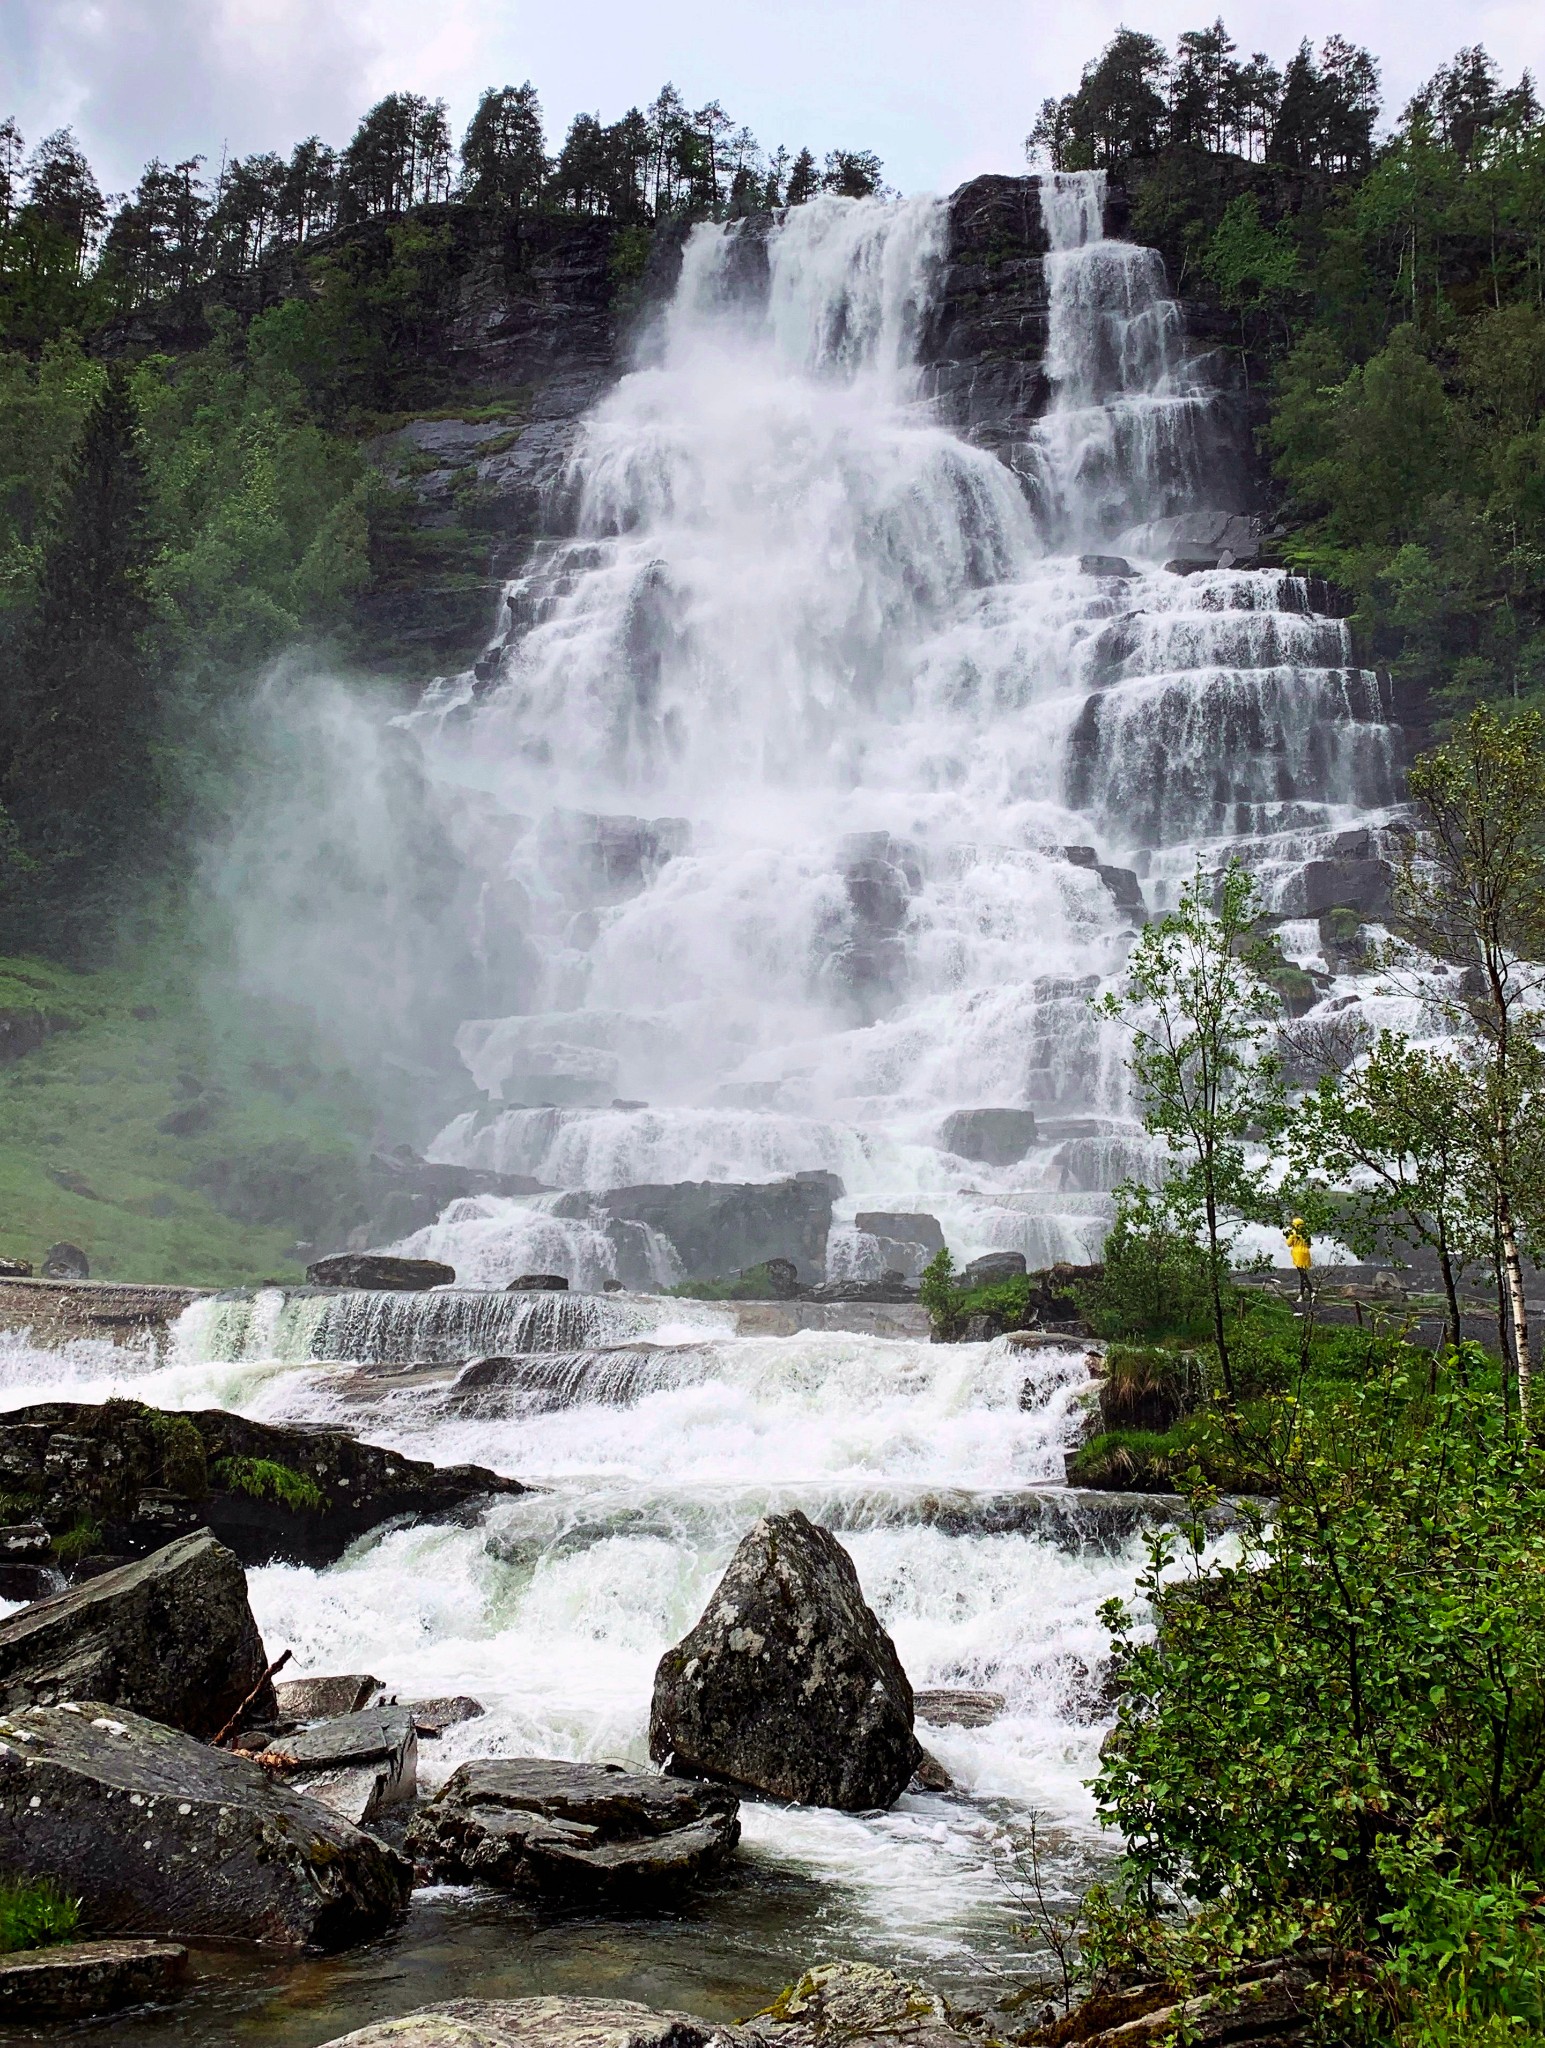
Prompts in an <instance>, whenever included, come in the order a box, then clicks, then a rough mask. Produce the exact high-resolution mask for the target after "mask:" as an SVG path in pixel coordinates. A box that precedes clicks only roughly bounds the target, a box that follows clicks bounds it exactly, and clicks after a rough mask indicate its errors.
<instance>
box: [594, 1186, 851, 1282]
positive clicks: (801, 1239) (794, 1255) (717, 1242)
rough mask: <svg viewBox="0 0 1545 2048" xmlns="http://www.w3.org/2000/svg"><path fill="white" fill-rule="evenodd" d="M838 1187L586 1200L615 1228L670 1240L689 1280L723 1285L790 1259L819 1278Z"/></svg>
mask: <svg viewBox="0 0 1545 2048" xmlns="http://www.w3.org/2000/svg"><path fill="white" fill-rule="evenodd" d="M841 1193H842V1183H841V1181H840V1180H838V1178H837V1177H836V1175H835V1174H831V1173H797V1174H795V1175H793V1176H792V1177H791V1178H790V1179H787V1180H775V1181H752V1182H738V1181H728V1182H726V1181H693V1180H689V1181H678V1182H675V1183H671V1184H667V1185H664V1186H660V1187H636V1188H612V1189H610V1190H608V1192H607V1193H605V1194H601V1195H595V1196H586V1197H584V1201H585V1204H586V1209H587V1211H588V1208H589V1206H590V1205H591V1204H592V1203H593V1204H594V1206H595V1207H596V1208H599V1209H601V1210H603V1211H604V1212H605V1214H606V1215H607V1216H608V1217H609V1218H610V1219H611V1220H612V1222H613V1223H614V1224H630V1223H631V1224H642V1225H644V1226H646V1227H647V1228H648V1229H650V1230H654V1231H658V1232H659V1233H660V1235H661V1236H662V1237H666V1238H669V1240H670V1242H671V1244H672V1245H673V1247H674V1248H675V1252H676V1256H677V1258H678V1259H679V1260H680V1261H681V1265H682V1270H683V1272H684V1273H685V1274H686V1276H687V1278H688V1279H693V1280H720V1279H725V1278H727V1277H728V1276H729V1275H731V1274H734V1273H740V1272H743V1271H744V1270H745V1269H746V1267H748V1266H760V1265H764V1264H766V1262H767V1261H768V1260H770V1259H779V1258H781V1259H791V1260H793V1261H794V1263H795V1264H796V1265H797V1266H798V1267H799V1268H800V1270H801V1272H804V1273H809V1274H819V1273H820V1271H821V1269H822V1267H823V1266H824V1264H825V1261H826V1240H827V1237H828V1235H829V1234H830V1231H831V1220H832V1203H833V1201H834V1200H835V1199H836V1198H837V1197H838V1196H840V1195H841Z"/></svg>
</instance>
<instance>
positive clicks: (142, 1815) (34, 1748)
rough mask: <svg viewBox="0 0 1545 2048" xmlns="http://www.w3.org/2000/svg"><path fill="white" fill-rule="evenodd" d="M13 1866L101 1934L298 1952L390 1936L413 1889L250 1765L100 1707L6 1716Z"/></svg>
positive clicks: (371, 1850) (401, 1866)
mask: <svg viewBox="0 0 1545 2048" xmlns="http://www.w3.org/2000/svg"><path fill="white" fill-rule="evenodd" d="M0 1867H3V1868H4V1869H6V1870H8V1871H15V1872H18V1873H20V1874H22V1875H25V1876H36V1877H43V1876H47V1877H50V1878H52V1879H53V1880H54V1882H55V1883H56V1884H58V1885H59V1887H60V1889H61V1890H62V1891H65V1892H67V1893H69V1894H71V1895H72V1896H74V1897H78V1898H79V1899H80V1900H81V1906H82V1919H83V1921H84V1923H85V1925H86V1926H87V1927H88V1928H90V1929H92V1930H93V1931H97V1932H102V1933H113V1932H115V1931H117V1930H119V1929H124V1930H128V1931H133V1932H138V1933H144V1932H145V1931H147V1930H149V1931H152V1932H155V1933H162V1934H175V1935H211V1936H217V1937H226V1938H235V1939H242V1940H249V1941H266V1942H274V1943H277V1944H280V1945H282V1946H286V1947H292V1948H301V1947H306V1946H312V1945H314V1946H317V1947H321V1948H341V1947H344V1946H346V1945H347V1944H348V1943H350V1942H354V1941H361V1940H365V1939H367V1938H368V1937H369V1936H371V1935H373V1934H378V1933H380V1932H381V1931H382V1929H384V1928H386V1927H388V1926H390V1925H391V1923H392V1922H393V1921H394V1920H395V1919H397V1917H398V1916H399V1915H400V1913H401V1911H402V1909H403V1907H404V1906H405V1905H406V1903H407V1898H408V1892H409V1888H410V1886H411V1884H412V1867H411V1865H410V1864H409V1863H408V1862H407V1860H406V1858H404V1857H402V1856H399V1855H398V1854H397V1852H396V1851H395V1850H394V1849H389V1848H388V1847H387V1846H386V1844H385V1843H384V1842H379V1841H377V1840H376V1839H375V1837H374V1836H373V1835H367V1834H363V1833H361V1832H360V1830H359V1829H357V1828H354V1827H351V1826H350V1825H349V1823H348V1822H347V1821H345V1820H341V1819H340V1818H339V1817H338V1816H337V1815H336V1814H333V1813H330V1812H329V1811H328V1809H327V1808H326V1807H325V1806H323V1805H321V1804H320V1803H319V1802H317V1801H315V1800H311V1799H305V1798H302V1797H301V1796H300V1795H299V1794H298V1793H296V1792H292V1791H290V1790H289V1789H288V1788H287V1787H285V1786H283V1785H277V1784H274V1783H272V1782H271V1781H270V1779H269V1776H268V1774H267V1773H266V1772H264V1771H262V1770H260V1769H259V1768H258V1766H257V1765H256V1764H254V1763H251V1762H249V1761H248V1760H247V1758H245V1757H241V1756H235V1755H232V1754H231V1753H230V1752H229V1751H226V1750H221V1749H213V1748H211V1747H210V1746H209V1744H208V1743H206V1742H199V1741H196V1740H195V1739H194V1738H193V1737H191V1736H189V1735H185V1734H183V1733H181V1732H180V1731H179V1730H177V1729H174V1728H165V1727H162V1726H160V1725H159V1724H158V1723H157V1722H154V1721H148V1720H145V1719H143V1718H142V1717H141V1716H140V1715H138V1714H133V1713H130V1712H128V1711H127V1710H126V1709H124V1708H122V1707H117V1706H111V1705H108V1704H105V1703H103V1702H99V1701H91V1700H89V1699H87V1700H81V1701H77V1702H72V1703H70V1704H68V1705H60V1706H56V1707H44V1706H35V1707H25V1708H22V1709H20V1710H19V1711H15V1712H11V1713H9V1714H5V1715H0Z"/></svg>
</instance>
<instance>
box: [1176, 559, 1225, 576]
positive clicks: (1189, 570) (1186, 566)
mask: <svg viewBox="0 0 1545 2048" xmlns="http://www.w3.org/2000/svg"><path fill="white" fill-rule="evenodd" d="M1218 563H1219V558H1218V556H1216V555H1172V556H1171V557H1170V559H1169V560H1168V561H1167V562H1166V563H1165V564H1164V567H1165V569H1166V571H1167V572H1168V573H1169V574H1170V575H1171V576H1200V575H1202V574H1203V573H1204V572H1205V571H1206V570H1208V569H1216V568H1217V567H1218Z"/></svg>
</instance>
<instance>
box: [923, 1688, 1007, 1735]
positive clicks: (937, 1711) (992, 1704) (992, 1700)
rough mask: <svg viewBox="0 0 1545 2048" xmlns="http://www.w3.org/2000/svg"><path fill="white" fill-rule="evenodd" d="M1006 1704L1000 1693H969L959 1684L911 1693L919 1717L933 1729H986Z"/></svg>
mask: <svg viewBox="0 0 1545 2048" xmlns="http://www.w3.org/2000/svg"><path fill="white" fill-rule="evenodd" d="M1007 1704H1008V1702H1007V1700H1006V1699H1005V1698H1004V1696H1003V1694H1002V1693H1001V1692H968V1691H966V1690H964V1689H962V1688H958V1687H950V1688H948V1689H942V1690H939V1691H935V1692H919V1693H914V1694H913V1695H912V1706H913V1710H914V1712H915V1713H916V1715H917V1718H918V1720H919V1721H925V1722H926V1723H927V1724H928V1726H929V1727H930V1728H985V1727H986V1726H987V1724H988V1722H989V1721H996V1720H997V1718H998V1716H999V1715H1000V1714H1001V1713H1002V1712H1003V1709H1004V1708H1005V1706H1007Z"/></svg>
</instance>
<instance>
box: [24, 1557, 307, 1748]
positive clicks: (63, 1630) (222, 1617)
mask: <svg viewBox="0 0 1545 2048" xmlns="http://www.w3.org/2000/svg"><path fill="white" fill-rule="evenodd" d="M267 1663H268V1660H267V1658H266V1656H265V1655H264V1651H263V1639H262V1637H261V1636H260V1635H259V1634H258V1627H257V1623H256V1622H255V1621H254V1620H253V1618H252V1609H251V1608H250V1607H249V1606H248V1604H247V1575H246V1573H245V1572H244V1571H243V1570H242V1568H241V1566H240V1564H239V1563H238V1562H237V1560H236V1558H235V1557H234V1556H233V1555H232V1553H231V1552H230V1551H229V1550H227V1549H226V1548H225V1546H224V1544H222V1543H219V1542H217V1541H216V1539H215V1538H214V1537H213V1536H212V1535H211V1534H210V1533H209V1531H208V1530H207V1529H202V1530H199V1531H198V1532H196V1533H195V1534H194V1535H191V1536H184V1537H181V1538H179V1540H178V1541H177V1542H175V1543H168V1544H167V1545H166V1546H165V1547H164V1548H163V1549H161V1550H158V1551H156V1552H154V1554H153V1555H152V1556H150V1557H146V1558H137V1559H136V1560H135V1561H134V1563H133V1564H127V1565H122V1566H120V1567H119V1568H118V1569H117V1570H114V1571H107V1572H103V1573H101V1574H100V1576H98V1577H96V1578H94V1579H90V1580H88V1581H87V1583H86V1584H85V1585H83V1586H72V1587H70V1588H69V1590H68V1591H67V1592H63V1593H55V1594H54V1595H53V1596H52V1597H51V1598H49V1599H46V1600H37V1601H34V1602H33V1604H32V1605H31V1606H30V1607H24V1608H22V1609H21V1610H20V1612H18V1613H16V1614H11V1615H7V1616H6V1618H5V1619H4V1620H3V1621H0V1708H10V1707H20V1706H26V1705H31V1704H33V1703H36V1704H39V1705H42V1706H50V1705H53V1704H54V1703H55V1702H56V1701H59V1700H67V1699H88V1700H103V1701H105V1702H107V1704H108V1705H110V1706H121V1707H129V1708H131V1709H132V1710H133V1711H134V1712H135V1713H139V1714H148V1715H149V1716H150V1717H151V1718H152V1719H154V1720H157V1721H165V1722H168V1723H169V1724H170V1725H171V1726H172V1727H174V1728H185V1729H187V1730H188V1731H189V1733H190V1734H193V1735H204V1736H209V1735H215V1734H218V1733H219V1731H220V1730H221V1729H222V1728H223V1727H224V1726H225V1724H226V1722H227V1721H228V1720H229V1719H230V1717H231V1716H232V1715H233V1714H234V1713H235V1712H236V1711H237V1709H238V1708H239V1707H240V1706H241V1704H242V1702H243V1701H244V1700H246V1699H248V1698H249V1697H252V1696H253V1695H254V1694H255V1695H256V1696H255V1697H254V1698H253V1700H252V1716H253V1718H254V1719H255V1720H265V1719H267V1718H269V1717H270V1716H271V1715H272V1713H273V1709H274V1697H273V1688H272V1686H271V1685H269V1684H267V1682H266V1681H265V1679H264V1676H263V1674H264V1671H265V1670H266V1668H267Z"/></svg>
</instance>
